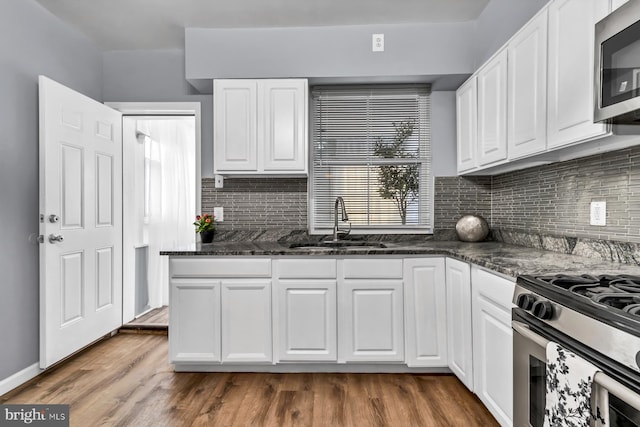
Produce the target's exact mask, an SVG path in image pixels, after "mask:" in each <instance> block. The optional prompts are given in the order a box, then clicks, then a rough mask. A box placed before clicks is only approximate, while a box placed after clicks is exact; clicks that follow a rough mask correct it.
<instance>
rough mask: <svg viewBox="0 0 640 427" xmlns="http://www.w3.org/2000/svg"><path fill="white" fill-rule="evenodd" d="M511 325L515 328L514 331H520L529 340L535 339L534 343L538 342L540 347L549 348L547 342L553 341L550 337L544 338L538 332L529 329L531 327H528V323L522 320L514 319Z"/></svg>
mask: <svg viewBox="0 0 640 427" xmlns="http://www.w3.org/2000/svg"><path fill="white" fill-rule="evenodd" d="M511 327H512V328H513V330H514V331H516V332H517V333H519V334H520V335H522V336H523V337H525V338H526V339H528V340H529V341H533V342H534V343H536V344H538V345H539V346H540V347H542V348H544V349H545V350H546V349H547V344H549V343H550V342H551V341H549V340H548V339H545V338H542V337H541V336H540V335H538V334H536V333H535V332H532V331H531V330H530V329H529V327H527V325H525V324H524V323H522V322H517V321H515V320H513V321H512V322H511Z"/></svg>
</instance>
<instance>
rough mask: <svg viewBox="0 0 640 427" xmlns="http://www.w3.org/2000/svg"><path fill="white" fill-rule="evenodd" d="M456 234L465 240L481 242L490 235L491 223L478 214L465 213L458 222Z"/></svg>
mask: <svg viewBox="0 0 640 427" xmlns="http://www.w3.org/2000/svg"><path fill="white" fill-rule="evenodd" d="M456 234H457V235H458V239H460V240H462V241H463V242H480V241H482V240H484V239H486V238H487V236H488V235H489V224H487V221H486V220H485V219H484V218H482V217H481V216H478V215H465V216H463V217H462V218H460V219H459V220H458V222H457V224H456Z"/></svg>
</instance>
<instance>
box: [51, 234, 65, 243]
mask: <svg viewBox="0 0 640 427" xmlns="http://www.w3.org/2000/svg"><path fill="white" fill-rule="evenodd" d="M55 242H58V243H62V242H64V237H62V235H60V234H49V243H55Z"/></svg>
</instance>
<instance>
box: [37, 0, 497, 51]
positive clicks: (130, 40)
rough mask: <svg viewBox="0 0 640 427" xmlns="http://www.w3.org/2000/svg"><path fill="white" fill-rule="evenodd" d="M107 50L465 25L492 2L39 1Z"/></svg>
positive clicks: (271, 0)
mask: <svg viewBox="0 0 640 427" xmlns="http://www.w3.org/2000/svg"><path fill="white" fill-rule="evenodd" d="M36 1H38V2H39V3H40V4H42V6H44V7H45V8H47V9H49V10H50V11H51V12H52V13H53V14H55V15H57V16H58V17H60V18H61V19H62V20H63V21H66V22H67V23H69V24H71V25H72V26H74V27H76V28H77V29H79V30H80V31H81V32H82V33H84V34H85V35H87V36H88V37H89V38H90V39H91V40H93V41H94V42H95V43H96V44H97V45H98V46H99V47H101V48H102V49H104V50H133V49H169V48H182V47H184V28H185V27H202V28H248V27H306V26H331V25H363V24H400V23H418V22H463V21H471V20H474V19H476V18H477V17H478V15H480V13H481V12H482V10H483V9H484V7H485V6H486V5H487V3H488V2H489V0H36Z"/></svg>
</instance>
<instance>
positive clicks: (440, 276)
mask: <svg viewBox="0 0 640 427" xmlns="http://www.w3.org/2000/svg"><path fill="white" fill-rule="evenodd" d="M445 288H446V285H445V271H444V259H443V258H408V259H405V260H404V307H405V320H406V322H405V325H406V329H405V334H404V335H405V348H406V357H405V360H406V362H407V365H409V366H433V367H438V366H447V327H446V324H447V310H446V305H445V299H446V296H445V295H446V290H445Z"/></svg>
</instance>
